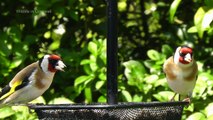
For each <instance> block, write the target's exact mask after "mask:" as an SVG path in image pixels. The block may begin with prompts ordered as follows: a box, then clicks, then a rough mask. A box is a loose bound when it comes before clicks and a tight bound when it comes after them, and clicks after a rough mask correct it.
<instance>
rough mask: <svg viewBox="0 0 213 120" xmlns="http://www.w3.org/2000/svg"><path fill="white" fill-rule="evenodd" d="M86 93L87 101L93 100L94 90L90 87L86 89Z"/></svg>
mask: <svg viewBox="0 0 213 120" xmlns="http://www.w3.org/2000/svg"><path fill="white" fill-rule="evenodd" d="M84 94H85V97H86V102H92V90H91V88H90V87H86V88H85V89H84Z"/></svg>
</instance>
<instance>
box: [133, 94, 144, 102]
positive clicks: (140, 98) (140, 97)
mask: <svg viewBox="0 0 213 120" xmlns="http://www.w3.org/2000/svg"><path fill="white" fill-rule="evenodd" d="M142 99H143V96H141V95H137V94H136V95H134V96H133V102H141V101H142Z"/></svg>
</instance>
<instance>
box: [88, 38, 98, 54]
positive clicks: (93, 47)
mask: <svg viewBox="0 0 213 120" xmlns="http://www.w3.org/2000/svg"><path fill="white" fill-rule="evenodd" d="M88 50H89V51H90V53H92V54H93V55H94V56H97V55H98V46H97V44H96V43H95V42H93V41H91V42H89V44H88Z"/></svg>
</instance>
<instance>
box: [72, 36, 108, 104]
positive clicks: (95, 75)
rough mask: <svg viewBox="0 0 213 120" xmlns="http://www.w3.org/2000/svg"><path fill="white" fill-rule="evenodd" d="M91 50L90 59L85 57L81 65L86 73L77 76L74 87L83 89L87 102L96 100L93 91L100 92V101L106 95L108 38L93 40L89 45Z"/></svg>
mask: <svg viewBox="0 0 213 120" xmlns="http://www.w3.org/2000/svg"><path fill="white" fill-rule="evenodd" d="M87 49H88V51H89V52H90V55H89V58H88V59H83V60H82V61H81V63H80V64H81V65H82V66H83V69H84V71H85V74H86V75H81V76H79V77H77V78H76V79H75V81H74V87H75V90H76V91H77V93H79V94H81V93H82V91H83V92H84V95H85V102H92V101H95V100H94V98H93V96H92V93H94V92H97V94H100V97H99V98H98V99H100V100H98V101H99V102H103V101H102V99H103V98H105V97H106V90H105V87H106V85H105V84H106V40H101V39H99V40H93V41H91V42H89V43H88V47H87Z"/></svg>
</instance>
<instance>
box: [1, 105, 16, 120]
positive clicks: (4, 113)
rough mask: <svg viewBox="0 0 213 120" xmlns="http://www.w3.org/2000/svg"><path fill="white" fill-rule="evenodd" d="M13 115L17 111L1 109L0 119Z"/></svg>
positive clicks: (7, 107) (9, 108) (6, 108)
mask: <svg viewBox="0 0 213 120" xmlns="http://www.w3.org/2000/svg"><path fill="white" fill-rule="evenodd" d="M13 114H15V111H14V110H13V109H12V108H11V107H9V106H6V107H2V108H0V119H4V118H6V117H9V116H11V115H13Z"/></svg>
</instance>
